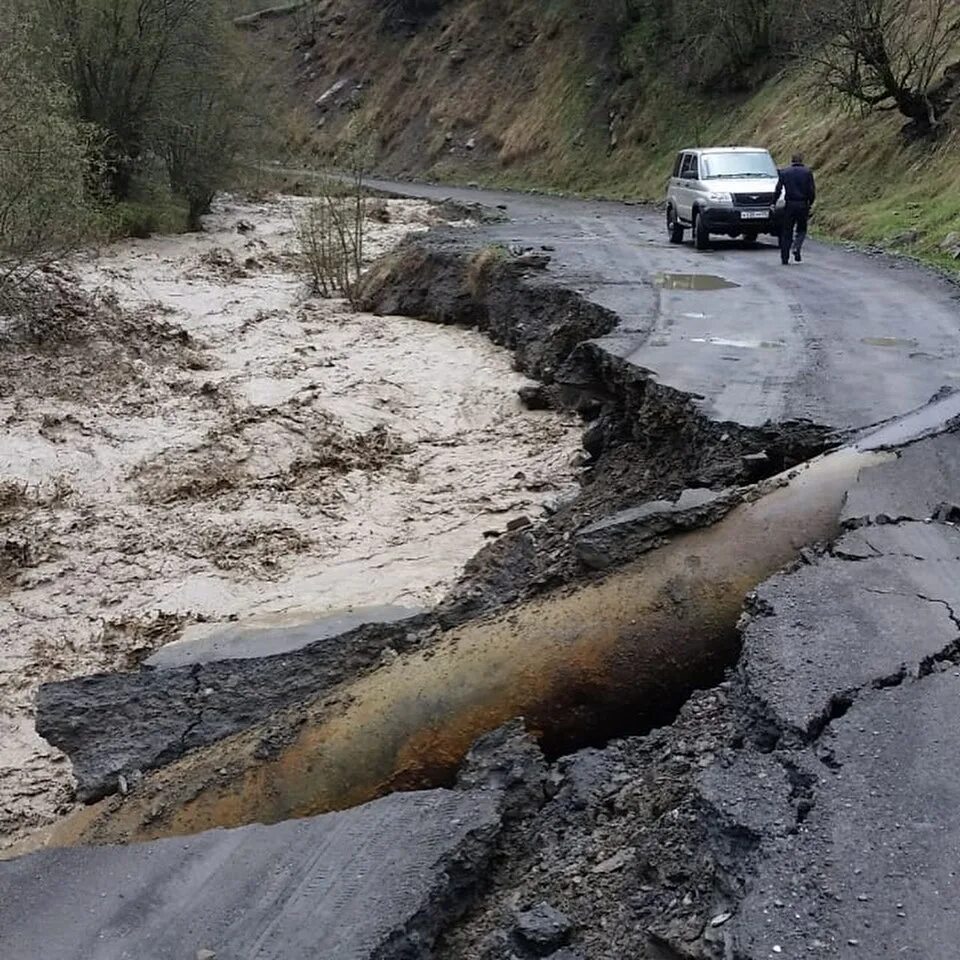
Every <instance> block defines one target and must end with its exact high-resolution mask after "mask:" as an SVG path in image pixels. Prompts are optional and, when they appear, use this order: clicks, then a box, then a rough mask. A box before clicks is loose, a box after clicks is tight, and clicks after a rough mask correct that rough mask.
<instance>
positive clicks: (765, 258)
mask: <svg viewBox="0 0 960 960" xmlns="http://www.w3.org/2000/svg"><path fill="white" fill-rule="evenodd" d="M371 186H374V187H377V188H380V189H384V190H393V191H397V192H401V193H403V194H406V195H409V196H417V197H426V198H430V199H442V198H450V199H452V200H456V201H460V202H478V203H482V204H484V205H485V206H490V207H493V208H497V207H499V208H500V209H501V212H504V213H505V214H506V216H507V217H508V218H509V220H508V221H507V222H503V223H494V224H488V225H485V226H483V227H482V228H481V230H482V233H483V234H484V236H485V237H486V238H488V239H489V242H490V243H500V244H504V245H511V244H519V245H521V246H530V247H533V248H534V249H537V250H539V248H541V247H543V246H546V247H550V248H552V249H550V250H549V251H548V252H549V254H550V256H551V257H552V262H551V263H550V265H549V275H550V276H552V277H554V278H555V279H557V280H558V281H559V282H561V283H563V284H564V285H566V286H569V287H572V288H574V289H577V290H579V291H581V292H582V293H584V294H585V295H587V296H588V298H589V299H591V300H593V301H595V302H596V303H598V304H600V305H602V306H604V307H608V308H610V309H612V310H614V311H615V312H616V313H617V314H619V316H620V317H621V318H622V322H621V324H620V326H619V327H618V329H617V330H615V331H614V332H613V333H612V334H610V335H609V336H608V337H605V338H603V341H602V342H603V344H604V346H605V347H606V349H608V350H609V351H610V352H611V353H613V354H615V355H616V356H618V357H623V358H626V359H627V360H629V361H630V362H631V363H633V364H636V365H637V366H638V367H643V368H645V369H648V370H649V371H650V372H651V375H652V376H654V377H656V378H657V379H658V380H659V381H660V382H662V383H664V384H666V385H668V386H671V387H675V388H676V389H678V390H680V391H683V392H685V393H690V394H695V395H698V396H701V397H703V401H702V407H703V410H704V412H705V413H706V414H707V415H709V416H711V417H713V418H715V419H717V420H723V421H732V422H734V423H738V424H742V425H744V426H755V425H759V424H762V423H764V422H766V421H768V420H769V421H774V422H777V421H785V420H794V419H808V420H812V421H814V422H816V423H820V424H824V425H827V426H831V427H835V428H837V429H848V428H853V427H860V426H864V425H866V424H869V423H874V422H876V421H878V420H883V419H886V418H887V417H892V416H896V415H898V414H901V413H905V412H906V411H908V410H911V409H913V408H915V407H917V406H920V405H921V404H923V403H925V402H926V401H927V400H929V399H930V397H931V395H932V394H933V393H934V392H935V391H936V390H937V389H938V388H939V387H941V386H944V385H949V386H960V337H958V332H960V302H958V301H960V287H958V286H956V285H955V284H953V283H950V282H949V281H947V280H945V279H942V278H940V277H938V276H936V275H935V274H934V273H932V272H931V271H929V270H925V269H923V268H921V267H917V266H915V265H913V264H911V263H909V262H907V261H903V260H894V259H891V258H887V257H883V256H870V255H866V254H862V253H857V252H854V251H851V250H847V249H843V248H840V247H835V246H829V245H826V244H823V243H815V242H811V243H809V244H808V246H807V248H806V249H805V255H804V262H803V263H800V264H791V265H790V266H788V267H783V266H781V264H780V261H779V256H778V250H777V248H776V247H775V246H774V243H773V240H772V239H771V238H766V239H765V240H764V239H761V241H760V242H758V243H757V245H756V246H753V247H749V246H746V245H744V244H742V243H740V242H739V241H734V240H729V239H726V238H718V239H717V241H716V243H715V247H714V249H713V250H710V251H707V252H702V253H701V252H698V251H696V250H694V249H693V247H692V245H691V244H690V243H689V242H687V243H685V244H684V245H683V246H680V247H676V246H672V245H671V244H670V243H668V241H667V235H666V228H665V226H664V224H663V222H662V219H663V218H662V214H661V212H660V211H659V210H655V209H651V208H649V207H641V206H630V205H627V204H622V203H614V202H601V201H582V200H568V199H562V198H555V197H541V196H532V195H525V194H512V193H498V192H495V191H488V190H474V189H467V188H454V187H446V186H433V185H421V184H405V183H404V184H401V183H395V182H391V181H381V180H377V181H371ZM504 208H505V209H504ZM481 242H482V241H481ZM718 281H719V282H718Z"/></svg>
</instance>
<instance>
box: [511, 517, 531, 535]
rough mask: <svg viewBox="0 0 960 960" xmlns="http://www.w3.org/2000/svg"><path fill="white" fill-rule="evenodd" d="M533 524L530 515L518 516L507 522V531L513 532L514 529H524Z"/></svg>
mask: <svg viewBox="0 0 960 960" xmlns="http://www.w3.org/2000/svg"><path fill="white" fill-rule="evenodd" d="M531 526H533V521H532V520H531V519H530V518H529V517H517V518H516V519H515V520H511V521H510V522H509V523H508V524H507V532H508V533H512V532H513V531H514V530H523V529H525V528H526V527H531Z"/></svg>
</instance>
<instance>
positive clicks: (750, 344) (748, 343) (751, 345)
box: [690, 337, 784, 350]
mask: <svg viewBox="0 0 960 960" xmlns="http://www.w3.org/2000/svg"><path fill="white" fill-rule="evenodd" d="M690 342H691V343H710V344H713V345H714V346H717V347H743V348H744V349H746V350H782V349H783V347H784V342H783V341H782V340H726V339H724V338H723V337H691V338H690Z"/></svg>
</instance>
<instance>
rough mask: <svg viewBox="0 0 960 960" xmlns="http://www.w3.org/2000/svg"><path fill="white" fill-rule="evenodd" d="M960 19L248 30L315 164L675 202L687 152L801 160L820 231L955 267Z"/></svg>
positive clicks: (336, 14)
mask: <svg viewBox="0 0 960 960" xmlns="http://www.w3.org/2000/svg"><path fill="white" fill-rule="evenodd" d="M958 23H960V9H958V6H957V4H956V2H955V0H813V2H811V3H804V4H796V3H788V2H786V0H687V2H682V3H681V2H679V0H596V2H594V3H591V4H584V3H581V2H577V0H349V2H348V0H310V2H307V3H300V4H293V5H291V6H290V7H289V8H288V10H287V14H286V15H285V16H282V17H273V18H267V19H258V20H256V21H255V22H254V23H252V24H248V30H247V32H248V34H249V35H250V36H251V37H252V38H253V41H254V43H255V46H256V47H257V48H258V49H259V50H260V52H261V55H262V56H265V57H266V58H267V59H268V60H269V61H270V63H271V73H272V76H273V77H274V78H275V80H274V89H273V91H272V96H273V98H274V100H275V102H277V103H280V102H281V101H282V102H284V103H286V104H291V105H292V106H293V108H294V114H293V119H292V120H290V121H289V123H288V129H287V139H288V141H289V142H290V144H291V145H292V146H293V147H294V148H296V149H299V150H302V151H306V152H307V154H316V155H318V156H321V157H322V156H326V155H330V154H331V153H332V151H333V150H334V149H335V147H336V144H337V143H338V142H340V141H342V139H343V138H344V136H356V135H358V134H363V135H366V134H371V135H372V136H373V139H374V141H375V143H376V146H377V149H378V157H379V161H378V165H379V167H380V168H381V169H382V170H384V172H388V173H395V174H402V175H408V176H429V177H432V178H437V179H451V180H458V181H468V182H469V181H476V182H481V183H490V184H494V183H495V184H503V185H511V186H520V187H525V186H536V187H541V188H544V189H553V190H561V191H569V192H574V193H593V194H604V195H608V196H622V197H630V198H635V199H659V198H661V196H662V193H663V186H664V182H665V179H666V177H667V174H668V170H669V168H670V166H671V160H672V156H673V154H674V152H675V151H676V150H677V149H680V148H682V147H684V146H690V145H693V144H703V143H755V144H761V145H765V146H768V147H769V148H770V149H771V150H772V151H773V152H774V153H775V155H776V156H777V158H778V159H779V160H781V161H786V160H787V159H789V155H790V153H792V152H793V151H794V150H795V149H801V150H804V151H805V152H806V154H807V156H808V159H809V161H810V162H811V163H812V164H813V165H814V166H815V167H816V168H817V169H818V172H819V174H820V179H821V187H822V195H823V201H824V202H823V203H822V204H821V205H820V210H819V213H818V225H819V226H820V228H821V229H826V230H827V231H829V232H830V233H832V234H833V235H836V236H840V237H846V238H851V239H858V240H865V241H872V242H881V243H884V244H890V245H893V246H897V247H899V248H902V249H904V250H906V251H908V252H913V253H917V254H920V255H923V256H926V257H928V258H932V259H940V260H942V261H943V262H944V263H946V262H952V258H953V247H960V237H956V238H951V239H950V240H948V237H949V234H950V233H951V232H953V231H954V230H958V229H960V220H958V217H960V190H958V187H960V164H958V163H957V160H958V158H960V151H958V141H957V136H958V133H957V130H958V122H957V120H958V110H957V108H956V107H955V104H954V100H955V96H956V93H957V91H958V89H960V44H958ZM291 91H292V92H291ZM942 245H943V247H942Z"/></svg>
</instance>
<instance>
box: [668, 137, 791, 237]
mask: <svg viewBox="0 0 960 960" xmlns="http://www.w3.org/2000/svg"><path fill="white" fill-rule="evenodd" d="M779 175H780V174H779V171H778V170H777V165H776V164H775V163H774V162H773V157H771V156H770V153H769V151H767V150H764V149H763V148H761V147H716V148H711V149H692V150H681V151H680V153H678V154H677V161H676V163H675V164H674V168H673V176H672V177H671V178H670V183H669V185H668V187H667V232H668V233H669V235H670V242H671V243H683V234H684V231H685V230H687V229H688V228H689V229H691V230H692V231H693V242H694V245H695V246H696V248H697V249H698V250H704V249H706V248H707V247H708V246H709V245H710V234H711V233H715V234H723V235H725V236H728V237H743V239H744V240H746V241H747V242H748V243H753V242H754V241H755V240H756V239H757V237H758V236H759V235H760V234H761V233H770V234H773V235H776V234H777V233H778V232H779V231H778V222H779V216H777V215H775V214H774V215H771V207H772V206H773V197H774V191H775V190H776V188H777V179H778V177H779ZM781 206H782V200H781Z"/></svg>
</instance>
